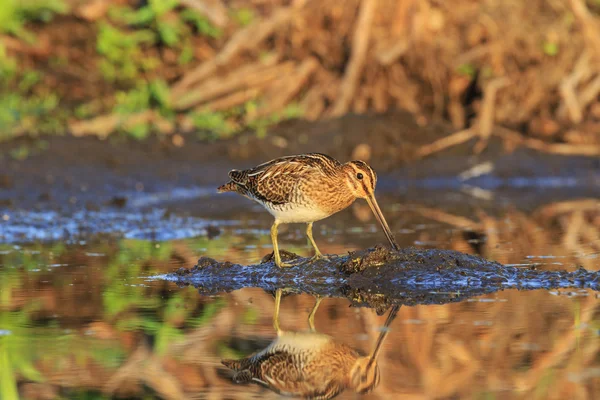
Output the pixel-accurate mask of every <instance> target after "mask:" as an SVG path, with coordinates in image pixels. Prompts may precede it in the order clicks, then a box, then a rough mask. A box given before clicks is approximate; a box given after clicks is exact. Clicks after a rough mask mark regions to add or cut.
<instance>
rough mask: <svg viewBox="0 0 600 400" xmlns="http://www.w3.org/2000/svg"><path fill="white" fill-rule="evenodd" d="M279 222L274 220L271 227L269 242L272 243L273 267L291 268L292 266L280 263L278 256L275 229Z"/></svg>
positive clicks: (279, 256)
mask: <svg viewBox="0 0 600 400" xmlns="http://www.w3.org/2000/svg"><path fill="white" fill-rule="evenodd" d="M278 226H279V221H277V220H275V222H273V225H272V226H271V241H272V242H273V254H274V255H275V265H277V266H278V267H279V268H285V267H291V266H292V265H293V264H290V263H284V262H281V255H280V254H279V246H278V244H277V227H278Z"/></svg>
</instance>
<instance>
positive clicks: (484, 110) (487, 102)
mask: <svg viewBox="0 0 600 400" xmlns="http://www.w3.org/2000/svg"><path fill="white" fill-rule="evenodd" d="M508 84H510V80H509V79H508V78H506V77H502V78H497V79H494V80H492V81H490V82H488V84H487V85H486V86H485V88H484V91H483V93H484V94H483V105H482V106H481V113H480V114H479V119H478V121H477V130H478V134H479V137H480V139H479V142H477V144H476V145H475V147H474V148H473V151H474V152H475V154H479V153H481V152H482V151H483V150H484V149H485V148H486V147H487V144H488V141H489V140H490V136H491V134H492V128H493V127H494V109H495V107H496V94H497V93H498V90H500V89H501V88H503V87H505V86H507V85H508Z"/></svg>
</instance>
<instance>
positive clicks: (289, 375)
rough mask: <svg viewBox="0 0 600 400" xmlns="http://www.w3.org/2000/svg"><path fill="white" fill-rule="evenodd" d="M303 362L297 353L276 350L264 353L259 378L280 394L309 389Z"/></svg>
mask: <svg viewBox="0 0 600 400" xmlns="http://www.w3.org/2000/svg"><path fill="white" fill-rule="evenodd" d="M303 370H304V368H303V363H302V362H301V361H300V359H299V357H298V356H297V355H293V354H290V353H287V352H284V351H278V352H274V353H270V354H268V355H265V358H264V359H263V361H262V363H261V365H260V375H261V377H260V378H261V379H262V380H263V381H264V382H266V383H267V384H268V385H269V387H271V388H272V389H274V390H276V391H277V392H279V393H282V394H292V393H296V394H297V393H302V392H306V391H310V390H311V388H308V387H306V386H307V384H309V382H308V381H307V380H306V378H307V377H306V376H305V374H304V371H303Z"/></svg>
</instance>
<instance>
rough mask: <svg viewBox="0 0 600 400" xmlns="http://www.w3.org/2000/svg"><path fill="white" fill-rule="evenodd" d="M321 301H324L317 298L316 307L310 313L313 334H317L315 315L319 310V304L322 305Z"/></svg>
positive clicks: (310, 326)
mask: <svg viewBox="0 0 600 400" xmlns="http://www.w3.org/2000/svg"><path fill="white" fill-rule="evenodd" d="M321 300H323V299H322V298H321V296H317V301H316V302H315V305H314V306H313V308H312V310H311V311H310V314H308V327H309V328H310V330H311V332H315V331H316V329H315V314H316V313H317V308H319V304H321Z"/></svg>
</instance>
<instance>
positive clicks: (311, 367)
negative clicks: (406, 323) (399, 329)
mask: <svg viewBox="0 0 600 400" xmlns="http://www.w3.org/2000/svg"><path fill="white" fill-rule="evenodd" d="M280 299H281V294H280V292H278V294H277V299H276V312H275V316H274V325H275V326H276V327H278V326H279V324H278V321H277V318H278V309H279V302H280ZM318 304H319V301H317V304H315V308H314V309H313V312H311V316H314V312H315V310H316V307H318ZM398 309H399V306H394V307H393V308H392V310H391V311H390V313H389V315H388V318H387V320H386V322H385V326H384V329H383V330H382V332H381V334H380V335H379V338H378V340H377V344H376V345H375V348H374V350H373V352H372V353H371V354H370V355H369V356H360V354H359V353H358V352H357V351H356V350H354V349H353V348H351V347H350V346H347V345H345V344H343V343H339V342H337V341H335V339H333V338H332V337H331V336H328V335H324V334H320V333H316V332H314V325H313V324H312V322H310V321H309V324H310V325H311V329H312V330H311V331H310V332H284V331H281V330H279V329H277V338H276V339H275V340H274V341H273V342H272V343H271V344H270V345H269V346H268V347H267V348H266V349H264V350H262V351H260V352H258V353H256V354H254V355H252V356H250V357H248V358H244V359H241V360H223V361H222V363H223V364H224V365H225V366H226V367H228V368H230V369H232V370H234V371H236V372H235V375H234V377H233V380H234V381H235V382H236V383H246V382H255V383H259V384H261V385H262V386H264V387H267V388H269V389H271V390H273V391H275V392H277V393H279V394H282V395H288V396H297V397H302V398H310V399H331V398H333V397H335V396H336V395H338V394H339V393H341V392H342V391H343V390H344V389H346V388H347V387H350V388H352V389H353V390H354V391H355V392H357V393H367V392H370V391H371V390H373V389H374V388H375V387H377V385H378V384H379V379H380V376H379V367H378V364H377V356H378V353H379V350H380V349H381V345H382V343H383V341H384V339H385V337H386V336H387V334H388V332H389V329H388V327H389V325H390V324H391V322H392V321H393V320H394V318H395V317H396V314H397V312H398Z"/></svg>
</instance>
